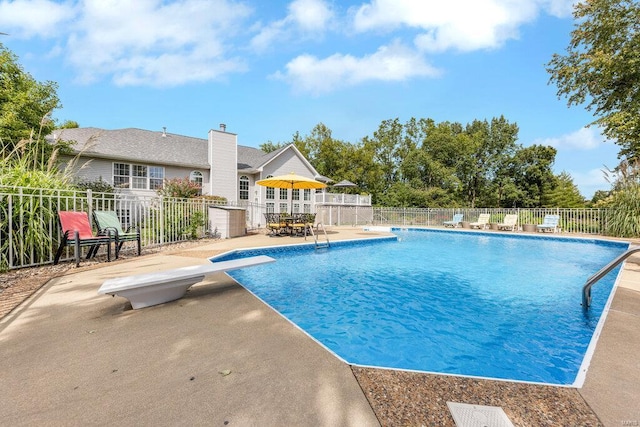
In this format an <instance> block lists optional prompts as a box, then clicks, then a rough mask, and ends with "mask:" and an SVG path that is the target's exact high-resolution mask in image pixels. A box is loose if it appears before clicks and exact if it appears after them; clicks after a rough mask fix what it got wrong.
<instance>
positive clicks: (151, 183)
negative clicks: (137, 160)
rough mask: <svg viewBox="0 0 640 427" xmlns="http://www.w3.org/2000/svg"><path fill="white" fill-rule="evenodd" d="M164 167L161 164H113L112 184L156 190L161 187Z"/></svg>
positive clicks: (119, 186)
mask: <svg viewBox="0 0 640 427" xmlns="http://www.w3.org/2000/svg"><path fill="white" fill-rule="evenodd" d="M163 180H164V168H163V167H162V166H146V165H130V164H128V163H114V164H113V186H114V187H116V188H135V189H140V190H156V189H158V188H162V182H163Z"/></svg>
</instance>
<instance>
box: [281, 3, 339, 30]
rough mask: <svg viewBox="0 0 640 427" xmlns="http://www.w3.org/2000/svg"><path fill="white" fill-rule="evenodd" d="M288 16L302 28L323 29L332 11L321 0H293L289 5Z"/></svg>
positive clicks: (330, 17)
mask: <svg viewBox="0 0 640 427" xmlns="http://www.w3.org/2000/svg"><path fill="white" fill-rule="evenodd" d="M289 16H290V17H291V19H292V20H293V22H295V23H296V24H297V25H298V26H299V27H300V28H301V29H302V30H305V31H323V30H324V29H325V27H326V26H327V23H328V22H329V21H330V20H331V19H332V18H333V11H332V10H331V9H330V8H329V6H328V5H327V3H325V2H324V1H322V0H295V1H293V2H291V4H290V5H289Z"/></svg>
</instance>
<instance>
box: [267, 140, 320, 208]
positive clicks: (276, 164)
mask: <svg viewBox="0 0 640 427" xmlns="http://www.w3.org/2000/svg"><path fill="white" fill-rule="evenodd" d="M291 172H294V173H295V174H296V175H300V176H304V177H307V178H312V179H313V178H315V171H312V170H310V169H309V168H308V166H307V164H306V163H305V162H304V161H303V160H302V159H301V158H300V157H298V156H297V154H296V153H295V151H294V150H292V149H288V150H285V151H283V152H282V153H280V154H279V155H278V157H276V158H275V159H273V160H272V161H271V162H269V164H267V165H266V166H265V167H264V169H263V171H262V176H261V178H260V179H263V178H266V177H268V176H270V175H271V176H277V175H286V174H288V173H291ZM256 187H257V188H256V189H259V191H258V194H259V197H260V200H261V201H262V202H261V203H263V204H266V203H274V204H275V205H274V209H275V211H276V212H279V211H280V210H281V209H280V204H286V205H287V210H290V209H291V206H292V203H298V205H299V211H300V212H303V211H305V210H309V211H311V212H315V207H314V201H315V198H314V197H313V194H314V192H315V190H311V191H312V193H311V194H312V196H311V200H310V201H304V193H303V191H304V190H300V200H296V201H293V200H291V190H289V191H288V197H287V199H286V200H285V199H280V190H278V189H276V190H275V199H271V200H267V189H266V187H263V186H258V185H257V186H256ZM305 205H308V206H307V207H306V208H305Z"/></svg>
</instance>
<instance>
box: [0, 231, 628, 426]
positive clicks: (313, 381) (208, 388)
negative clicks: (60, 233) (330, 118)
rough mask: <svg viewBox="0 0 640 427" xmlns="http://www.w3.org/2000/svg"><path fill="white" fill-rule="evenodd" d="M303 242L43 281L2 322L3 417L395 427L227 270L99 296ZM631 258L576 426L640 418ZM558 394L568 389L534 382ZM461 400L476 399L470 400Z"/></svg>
mask: <svg viewBox="0 0 640 427" xmlns="http://www.w3.org/2000/svg"><path fill="white" fill-rule="evenodd" d="M376 235H384V233H382V232H364V231H363V230H362V229H358V228H342V227H340V228H335V229H334V230H332V233H331V234H330V236H329V237H330V239H331V240H342V239H353V238H364V237H373V236H376ZM300 242H303V239H302V238H290V237H280V238H269V237H267V236H264V235H252V236H246V237H242V238H235V239H229V240H222V241H216V242H207V243H204V244H202V245H198V246H196V247H191V248H187V249H183V250H180V249H177V250H176V251H174V252H171V253H161V254H149V255H143V256H141V257H137V258H130V259H127V260H122V261H118V262H113V263H110V264H107V263H104V264H100V266H98V267H97V268H91V269H79V270H71V271H70V272H69V274H65V275H63V276H61V277H58V278H55V279H53V280H50V281H49V282H48V283H47V284H46V285H45V286H43V287H42V288H41V289H40V290H39V291H38V292H36V293H35V294H34V295H33V296H31V297H30V298H28V299H27V300H25V301H24V302H23V303H22V304H21V305H20V306H19V307H17V308H16V309H15V310H13V311H12V312H11V313H9V314H8V315H7V316H5V317H4V318H3V319H2V320H0V360H1V361H2V362H1V363H2V369H1V370H0V395H1V396H3V398H2V404H0V418H1V419H2V420H3V424H6V425H38V424H47V425H80V424H82V425H87V424H89V425H97V424H116V423H128V424H138V425H148V424H156V425H176V424H188V425H204V424H206V425H304V426H307V425H308V426H325V425H326V426H339V425H345V426H369V425H379V424H383V425H393V421H394V419H390V418H392V417H393V416H394V409H393V408H391V409H388V410H387V412H385V409H384V408H381V405H382V406H384V403H381V402H380V401H376V399H375V398H374V397H373V396H372V394H373V393H372V392H371V390H369V389H368V388H367V387H364V386H363V384H364V383H363V380H362V378H359V379H360V381H361V382H360V383H359V382H358V380H357V379H356V375H354V372H356V374H358V370H352V369H351V367H350V366H348V365H346V364H344V363H343V362H341V361H340V360H338V359H337V358H335V357H334V356H333V355H332V354H331V353H329V352H328V351H326V350H325V349H324V348H323V347H322V346H320V345H319V344H317V343H316V342H315V341H314V340H312V339H310V338H309V337H308V336H307V335H306V334H305V333H303V332H302V331H300V330H299V329H298V328H297V327H295V326H293V325H292V324H291V323H289V322H288V321H286V320H285V319H284V318H282V317H281V316H280V315H278V314H277V313H275V312H273V311H272V310H271V309H270V308H269V307H266V306H265V305H264V304H262V302H260V301H259V300H258V299H257V298H255V297H254V296H253V295H251V294H250V293H249V292H247V291H246V290H244V289H243V288H242V287H241V286H239V285H238V284H237V283H235V282H234V281H233V280H232V279H230V278H229V277H228V276H226V275H225V274H224V273H220V274H217V275H213V276H211V277H209V278H207V279H205V281H203V282H201V283H199V284H197V285H194V286H193V287H192V288H191V290H190V291H189V292H188V293H187V295H186V296H185V297H184V298H182V299H180V300H177V301H173V302H170V303H167V304H162V305H158V306H155V307H149V308H145V309H141V310H131V309H130V306H129V304H128V302H127V301H126V300H125V299H123V298H119V297H114V298H112V297H107V296H104V295H98V294H97V289H98V288H99V287H100V285H101V284H102V282H103V281H104V280H106V279H108V278H112V277H121V276H127V275H131V274H138V273H142V272H147V271H157V270H160V269H170V268H176V267H182V266H187V265H194V264H201V263H206V262H207V258H208V257H211V256H214V255H216V254H219V253H222V252H226V251H228V250H232V249H237V248H243V247H258V246H270V245H277V244H290V243H300ZM638 262H640V257H632V258H631V259H630V260H629V261H628V262H627V263H626V264H625V269H624V271H623V272H622V274H621V277H620V281H619V285H618V289H617V291H616V294H615V296H614V299H613V303H612V306H611V310H610V312H609V314H608V317H607V322H606V323H605V325H604V328H603V330H602V333H601V336H600V338H599V342H598V346H597V347H596V351H595V353H594V356H593V358H592V361H591V366H590V368H589V371H588V373H587V376H586V381H585V383H584V386H583V387H582V388H581V389H579V390H578V393H579V394H580V395H581V396H582V398H583V399H584V402H586V404H587V405H588V407H590V408H591V409H592V410H593V412H595V414H596V415H597V418H596V421H594V422H593V423H591V424H587V423H583V424H582V425H600V423H602V424H603V425H606V426H609V425H611V426H617V425H623V422H626V423H627V424H626V425H634V424H633V423H634V422H637V423H638V424H640V408H638V405H637V402H640V362H639V361H640V357H639V353H640V265H639V264H638ZM593 292H597V285H596V287H594V290H593ZM576 298H577V299H576V304H579V303H580V301H579V295H578V296H576ZM430 377H435V378H437V379H441V378H447V377H448V376H435V375H431V376H430ZM477 382H478V383H480V386H481V387H482V381H477ZM488 382H489V381H487V383H488ZM503 384H504V385H505V387H507V386H508V385H509V384H514V383H509V382H503ZM434 387H436V388H437V390H434V392H437V391H439V390H440V389H441V388H443V386H442V385H440V384H438V385H437V386H434ZM465 387H468V385H465ZM518 387H526V386H520V385H518ZM555 389H560V390H561V391H564V390H566V388H562V387H553V388H547V389H543V390H555ZM509 390H513V388H511V389H509ZM571 391H573V389H571ZM399 393H400V394H402V393H404V394H406V395H409V394H411V390H399ZM574 394H575V393H574ZM389 398H391V396H389ZM379 400H382V399H379ZM414 403H415V402H414ZM464 403H472V404H484V403H482V402H480V401H474V399H473V395H471V396H469V397H468V399H467V401H466V402H464ZM578 403H581V402H578ZM534 404H535V403H534ZM498 405H500V406H503V409H504V410H505V412H506V413H507V415H508V416H509V417H510V418H511V420H512V422H514V424H515V425H534V423H533V422H531V420H530V419H529V420H528V419H527V417H526V411H521V412H518V407H517V406H522V402H520V403H517V404H516V403H514V406H512V407H508V406H507V405H506V403H504V402H503V403H502V404H501V402H500V401H498ZM534 409H535V408H532V409H531V410H534ZM568 409H571V408H568ZM396 410H397V408H396ZM540 410H541V411H543V412H544V410H545V409H544V408H542V409H540ZM523 414H524V415H523ZM401 418H402V417H401V416H398V417H397V418H395V420H398V421H399V420H400V419H401ZM408 419H410V418H408ZM550 419H553V418H552V417H551V416H550ZM598 419H599V421H598ZM414 420H415V419H414ZM431 420H432V421H433V420H434V419H433V418H432V419H431ZM555 420H556V422H555V423H554V425H563V424H562V422H560V423H558V422H557V421H558V419H557V418H556V419H555ZM528 421H529V422H528ZM570 422H571V421H569V419H567V424H565V425H571V424H570ZM423 423H424V424H430V423H429V420H427V419H425V420H423ZM397 424H405V425H406V424H410V423H409V422H402V423H401V422H397ZM431 424H432V425H453V420H452V419H451V418H449V419H443V421H442V422H435V423H431Z"/></svg>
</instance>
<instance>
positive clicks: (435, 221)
mask: <svg viewBox="0 0 640 427" xmlns="http://www.w3.org/2000/svg"><path fill="white" fill-rule="evenodd" d="M316 212H317V214H316V218H319V219H318V221H319V222H322V223H324V224H325V225H336V226H340V225H352V226H362V225H389V226H400V227H410V226H424V227H434V226H442V223H443V222H444V221H450V220H451V219H452V218H453V215H454V214H455V213H461V214H463V219H462V220H463V221H467V222H473V221H476V220H477V219H478V216H479V215H480V214H481V213H489V214H490V215H491V216H490V218H491V219H490V220H489V222H490V223H500V222H502V220H503V219H504V216H505V215H506V214H516V215H518V223H517V227H518V229H522V228H523V227H524V226H525V225H526V224H540V223H542V221H543V219H544V216H545V215H559V216H560V224H559V226H560V227H561V229H562V232H564V233H577V234H602V231H603V229H604V228H603V215H602V213H603V210H602V209H569V208H548V209H545V208H536V209H497V208H496V209H493V208H491V209H481V208H476V209H466V208H462V209H449V208H374V207H362V206H360V207H355V206H353V207H345V206H318V207H317V208H316Z"/></svg>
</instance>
